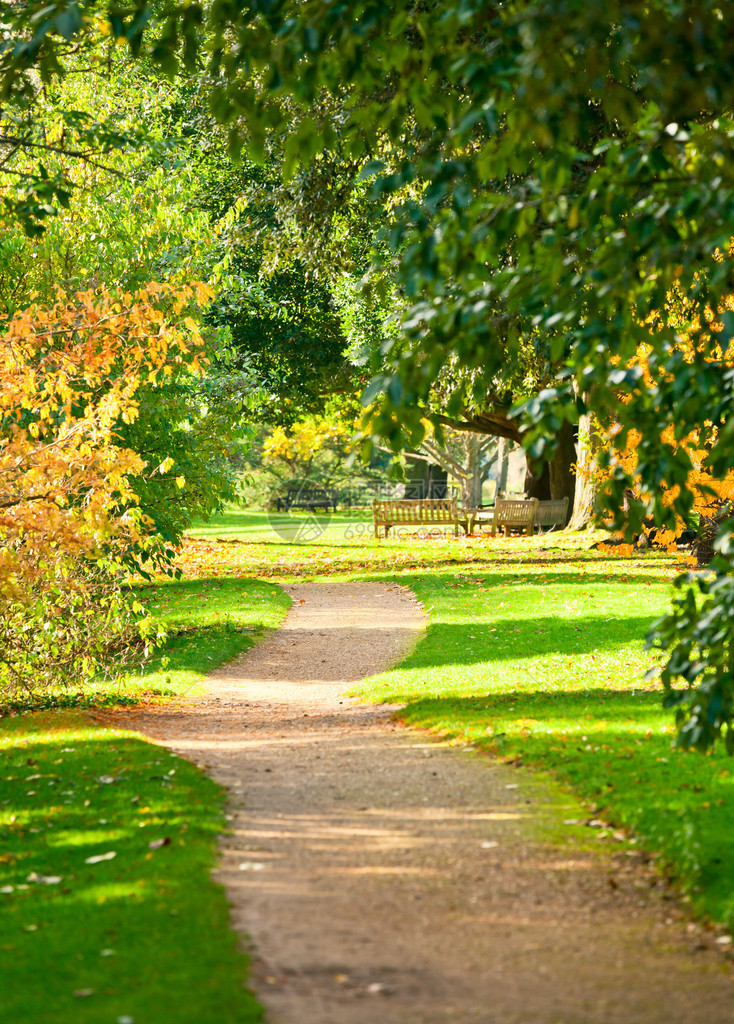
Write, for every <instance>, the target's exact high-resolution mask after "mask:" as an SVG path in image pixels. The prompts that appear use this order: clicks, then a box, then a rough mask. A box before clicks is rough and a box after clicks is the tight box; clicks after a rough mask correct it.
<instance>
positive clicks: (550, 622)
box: [400, 615, 654, 671]
mask: <svg viewBox="0 0 734 1024" xmlns="http://www.w3.org/2000/svg"><path fill="white" fill-rule="evenodd" d="M653 621H654V616H642V615H634V616H628V617H626V618H615V619H611V620H610V619H609V618H608V617H606V616H595V615H593V616H592V615H586V616H584V618H582V619H581V618H580V619H562V618H559V617H556V616H537V617H528V618H512V619H502V620H498V621H497V622H494V623H490V625H489V627H488V626H487V625H486V624H484V623H476V622H469V623H466V624H454V623H443V622H438V623H436V624H435V625H432V626H429V628H428V632H427V634H426V637H425V639H424V640H422V641H421V642H420V643H419V644H418V646H417V647H416V649H415V650H414V651H413V653H412V654H410V655H409V656H408V657H407V658H406V659H405V660H404V661H403V662H401V664H400V668H401V669H404V670H407V671H409V670H411V669H425V668H430V667H437V666H442V665H444V666H448V665H476V664H484V665H491V664H492V663H495V662H508V661H526V660H527V659H529V658H538V657H543V656H548V655H559V654H560V655H568V656H569V657H575V656H578V655H583V654H588V653H590V652H596V651H613V650H617V649H618V648H621V647H624V646H628V645H629V644H634V643H639V644H640V645H641V643H642V639H643V638H644V636H645V633H646V631H647V630H648V628H649V627H650V625H651V623H652V622H653Z"/></svg>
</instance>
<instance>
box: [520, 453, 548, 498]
mask: <svg viewBox="0 0 734 1024" xmlns="http://www.w3.org/2000/svg"><path fill="white" fill-rule="evenodd" d="M525 493H526V494H527V496H528V498H537V499H538V500H539V501H548V499H549V498H550V496H551V489H550V466H549V465H548V463H547V462H543V461H542V460H537V459H528V468H527V470H526V472H525Z"/></svg>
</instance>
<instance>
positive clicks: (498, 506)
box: [492, 498, 540, 537]
mask: <svg viewBox="0 0 734 1024" xmlns="http://www.w3.org/2000/svg"><path fill="white" fill-rule="evenodd" d="M539 504H540V502H539V501H538V499H537V498H529V499H528V500H527V501H511V500H509V499H507V498H500V499H499V500H498V501H497V502H496V503H495V506H494V518H493V519H492V536H493V537H496V536H497V530H498V529H502V530H504V533H505V537H506V536H507V535H508V534H509V532H510V530H522V531H523V532H524V533H526V534H527V536H528V537H530V536H532V533H533V530H534V529H535V517H536V515H537V512H538V505H539Z"/></svg>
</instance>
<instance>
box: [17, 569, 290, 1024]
mask: <svg viewBox="0 0 734 1024" xmlns="http://www.w3.org/2000/svg"><path fill="white" fill-rule="evenodd" d="M141 590H142V594H143V597H144V598H145V599H147V600H148V601H149V602H150V603H151V604H152V605H154V606H155V607H154V608H153V611H154V614H155V615H156V616H157V617H158V618H159V621H162V622H164V624H165V625H166V626H167V628H168V630H169V639H168V642H167V644H166V648H165V649H164V651H162V652H161V654H160V655H159V660H158V664H156V663H152V664H151V665H149V666H147V667H146V671H145V672H144V673H143V675H142V676H140V675H137V676H135V677H133V678H128V679H127V680H122V681H120V682H118V683H116V684H114V686H110V685H109V684H107V683H105V682H104V681H101V682H100V683H99V684H97V685H96V686H95V687H94V688H92V690H91V692H87V693H85V694H81V695H73V694H72V695H69V694H64V693H63V692H61V693H59V694H57V695H51V701H53V699H54V698H56V699H57V700H58V701H59V703H61V704H63V702H64V698H65V697H66V698H67V699H68V702H69V703H72V704H73V703H74V701H77V702H83V703H85V704H88V705H91V706H92V707H93V708H94V706H95V705H96V706H97V707H100V706H102V707H107V706H109V705H110V704H121V703H138V702H139V701H141V700H142V701H149V700H151V699H153V700H155V701H156V702H161V701H163V702H167V701H168V700H171V699H177V698H179V699H180V698H183V699H187V698H190V697H192V696H195V695H196V694H197V693H199V692H201V689H202V687H201V683H202V681H203V679H204V678H205V677H206V675H207V674H208V673H209V672H211V671H212V670H213V669H215V668H216V667H218V666H219V665H220V664H222V663H224V662H225V661H228V660H230V659H231V658H233V657H235V656H236V655H238V654H240V653H242V651H244V650H246V649H247V648H248V647H250V646H252V645H253V644H254V643H255V642H256V641H257V639H259V638H260V637H261V636H262V635H263V633H265V632H266V631H267V630H269V629H271V628H274V627H276V626H278V625H279V624H280V622H281V621H282V618H283V617H284V615H285V612H286V611H287V608H288V607H289V605H290V599H289V598H288V597H287V596H286V595H285V593H284V592H283V591H282V590H281V589H280V587H278V586H277V585H275V584H273V583H266V582H263V581H258V580H250V579H244V580H243V579H238V580H221V579H218V578H212V579H205V580H193V581H192V580H181V581H166V582H163V583H158V584H155V585H153V586H152V587H146V588H141ZM163 655H165V656H167V657H168V662H169V663H168V665H167V666H166V667H162V666H161V665H160V657H161V656H163ZM0 758H1V759H2V763H3V773H2V781H1V782H0V908H2V913H1V914H0V965H3V966H5V965H6V964H7V965H8V966H6V967H5V969H4V970H2V975H3V984H2V991H3V1000H2V1001H3V1011H4V1013H7V1014H8V1019H13V1020H22V1021H25V1022H28V1024H98V1022H99V1021H101V1020H104V1021H111V1022H113V1024H114V1022H115V1021H118V1022H119V1021H134V1022H135V1024H146V1022H149V1024H158V1022H159V1021H160V1020H161V1019H165V1021H166V1024H222V1022H223V1021H226V1022H227V1024H255V1022H257V1021H260V1020H261V1009H260V1007H259V1005H258V1004H257V1003H256V1001H255V1000H254V998H253V997H252V996H251V995H250V994H249V993H248V992H247V991H246V990H245V988H244V985H245V983H246V975H247V958H246V957H245V956H244V954H242V953H241V952H240V951H239V950H238V937H237V935H236V934H235V932H233V931H232V930H231V926H230V920H229V909H228V906H227V901H226V897H225V893H224V890H223V888H222V887H221V886H220V885H218V884H215V883H214V882H213V881H212V880H211V877H210V874H211V869H212V867H213V866H214V864H215V863H216V860H217V858H218V836H219V835H220V834H221V833H223V832H225V831H226V830H227V827H228V825H227V821H226V818H225V814H224V805H225V796H226V794H225V792H224V790H223V789H222V788H221V787H220V786H218V785H217V784H215V783H214V782H213V781H212V780H211V779H209V778H208V776H207V775H206V774H205V773H204V772H203V771H202V770H201V769H199V768H197V767H196V766H195V765H193V764H192V763H191V762H189V761H186V760H185V759H182V758H180V757H178V756H176V755H174V754H172V753H170V752H169V751H167V750H165V749H164V748H162V747H159V746H157V745H155V744H152V743H149V742H147V741H146V740H145V739H143V738H142V737H141V736H139V735H137V734H135V733H131V732H126V731H125V730H121V729H118V728H109V727H108V726H105V725H104V724H102V723H100V722H98V721H94V719H93V716H92V713H91V712H89V711H85V710H80V709H75V710H69V709H59V708H56V709H54V710H46V711H35V712H32V711H27V712H25V713H22V714H19V713H17V712H11V713H10V714H6V716H5V717H2V718H0ZM89 858H92V863H88V859H89ZM94 858H98V859H96V860H95V859H94ZM10 963H12V968H10V966H9V965H10ZM0 969H1V968H0ZM39 977H42V978H43V979H44V984H43V985H38V979H39Z"/></svg>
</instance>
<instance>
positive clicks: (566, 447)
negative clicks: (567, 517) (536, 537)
mask: <svg viewBox="0 0 734 1024" xmlns="http://www.w3.org/2000/svg"><path fill="white" fill-rule="evenodd" d="M575 464H576V445H575V444H574V428H573V424H571V423H568V422H567V421H564V423H563V426H562V427H561V430H560V432H559V434H558V437H557V439H556V450H555V453H554V455H553V459H552V460H551V462H550V463H549V466H550V496H551V498H553V499H559V498H568V508H569V514H570V510H571V509H572V508H573V504H574V492H575V490H576V476H575V474H574V468H573V467H574V466H575Z"/></svg>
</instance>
